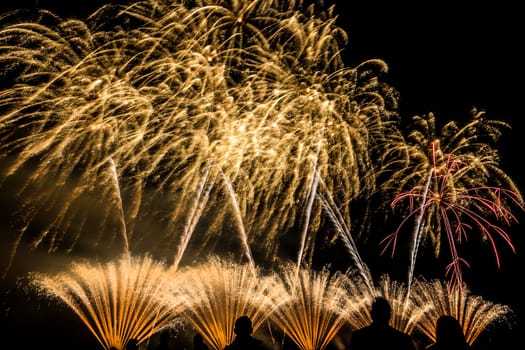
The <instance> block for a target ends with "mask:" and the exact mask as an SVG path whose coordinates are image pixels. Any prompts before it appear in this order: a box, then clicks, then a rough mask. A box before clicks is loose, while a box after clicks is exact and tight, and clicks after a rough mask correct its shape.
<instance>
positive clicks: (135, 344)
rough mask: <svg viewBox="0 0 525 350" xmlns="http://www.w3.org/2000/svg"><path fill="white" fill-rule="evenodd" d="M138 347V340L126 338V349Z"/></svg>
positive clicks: (131, 349) (134, 349) (132, 349)
mask: <svg viewBox="0 0 525 350" xmlns="http://www.w3.org/2000/svg"><path fill="white" fill-rule="evenodd" d="M138 348H139V342H138V340H137V339H135V338H131V339H130V340H128V344H126V350H137V349H138Z"/></svg>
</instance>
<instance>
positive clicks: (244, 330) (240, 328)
mask: <svg viewBox="0 0 525 350" xmlns="http://www.w3.org/2000/svg"><path fill="white" fill-rule="evenodd" d="M233 331H234V332H235V334H237V335H250V334H252V332H253V328H252V320H251V319H250V317H248V316H246V315H244V316H240V317H239V318H237V320H235V327H234V328H233Z"/></svg>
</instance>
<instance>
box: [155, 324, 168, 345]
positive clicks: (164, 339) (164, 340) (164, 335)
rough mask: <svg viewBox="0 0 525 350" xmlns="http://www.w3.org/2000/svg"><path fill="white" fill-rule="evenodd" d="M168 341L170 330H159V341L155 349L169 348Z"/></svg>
mask: <svg viewBox="0 0 525 350" xmlns="http://www.w3.org/2000/svg"><path fill="white" fill-rule="evenodd" d="M169 343H170V331H169V330H167V329H165V330H163V331H162V332H160V335H159V343H158V344H157V347H156V348H155V350H169V348H170V347H169Z"/></svg>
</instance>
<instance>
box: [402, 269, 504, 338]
mask: <svg viewBox="0 0 525 350" xmlns="http://www.w3.org/2000/svg"><path fill="white" fill-rule="evenodd" d="M411 297H412V299H413V301H414V303H415V304H416V305H419V306H422V307H425V306H426V311H425V312H424V315H423V316H422V317H421V319H420V320H419V322H418V324H417V329H418V330H419V331H420V332H421V334H423V335H425V336H427V337H428V338H429V340H430V341H432V342H433V341H435V340H436V338H435V327H436V321H437V319H438V318H439V316H441V315H450V316H454V317H455V318H456V319H457V320H458V321H459V323H460V324H461V325H462V328H463V333H464V334H465V337H466V339H467V342H468V343H469V344H471V345H472V344H473V343H474V342H475V341H476V339H477V338H478V337H479V335H480V334H481V333H482V332H483V331H485V330H486V329H487V328H488V327H489V326H491V325H493V324H495V323H497V322H501V321H503V320H505V319H506V317H508V316H510V315H511V314H512V310H511V309H510V307H508V306H507V305H503V304H495V303H493V302H491V301H488V300H484V299H483V298H482V297H481V296H477V295H473V294H472V293H471V292H470V289H469V288H468V287H467V286H466V285H464V286H462V288H454V289H451V288H450V286H449V285H448V284H447V283H446V282H444V281H440V280H431V281H426V280H424V279H418V280H416V281H415V284H414V291H413V293H412V296H411ZM428 306H430V307H428Z"/></svg>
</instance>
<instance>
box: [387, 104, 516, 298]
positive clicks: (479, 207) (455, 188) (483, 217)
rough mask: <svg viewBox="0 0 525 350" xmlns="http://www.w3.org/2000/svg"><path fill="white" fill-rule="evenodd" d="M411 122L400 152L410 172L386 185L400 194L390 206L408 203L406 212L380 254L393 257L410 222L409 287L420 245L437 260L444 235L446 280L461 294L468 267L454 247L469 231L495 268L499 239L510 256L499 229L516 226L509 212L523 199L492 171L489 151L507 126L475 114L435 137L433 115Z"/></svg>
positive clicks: (507, 240)
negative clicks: (491, 256) (488, 247)
mask: <svg viewBox="0 0 525 350" xmlns="http://www.w3.org/2000/svg"><path fill="white" fill-rule="evenodd" d="M414 119H415V121H416V125H417V126H418V127H419V128H420V129H421V130H420V129H415V130H414V131H413V132H412V133H411V134H410V136H409V139H408V141H409V142H408V144H406V145H403V146H400V147H404V148H406V150H407V152H408V154H409V157H410V158H409V159H410V163H409V164H408V166H407V168H406V169H410V172H409V173H407V171H406V169H403V170H400V171H399V173H398V174H396V175H395V176H394V177H393V178H392V182H389V183H388V184H387V185H393V184H394V182H395V184H396V186H397V187H396V188H397V189H400V192H398V193H399V194H398V195H397V196H396V197H395V199H394V200H393V201H392V206H394V207H395V206H397V205H398V204H400V203H401V202H403V201H408V203H409V204H408V208H409V212H408V215H406V217H405V218H404V219H403V220H402V223H401V224H400V225H399V227H398V228H397V230H396V231H395V232H394V233H392V234H391V235H389V236H387V237H386V238H385V239H384V240H383V243H384V244H385V248H384V250H383V252H384V251H385V250H386V249H388V248H389V247H390V248H391V249H392V253H393V252H394V250H395V249H396V244H397V240H398V236H399V233H400V231H401V228H402V227H403V226H404V225H405V223H406V222H407V221H408V220H409V219H414V221H415V228H414V231H413V232H414V234H413V237H412V240H411V243H412V244H411V260H410V261H411V266H410V269H409V283H410V281H411V280H412V277H413V273H414V264H415V261H416V258H417V253H418V249H419V245H420V242H421V240H422V239H427V240H428V241H429V242H431V243H432V246H433V247H434V249H435V254H436V255H439V254H440V252H441V244H442V240H443V239H442V233H444V234H445V238H444V241H446V242H447V243H448V248H449V253H450V259H451V262H450V264H449V265H448V267H447V276H448V277H449V278H450V282H451V285H452V286H456V287H458V288H460V287H461V286H462V285H463V280H462V267H463V266H464V265H466V266H468V262H467V261H466V260H465V259H463V258H461V257H460V255H459V251H458V245H459V244H461V243H462V242H463V241H464V240H467V238H468V236H469V234H470V232H472V231H474V228H475V229H477V230H479V233H480V234H481V236H482V239H483V240H484V241H488V242H489V243H490V245H491V247H492V249H493V251H494V254H495V257H496V263H497V265H498V267H499V266H500V257H499V252H498V246H497V245H498V239H502V240H503V242H504V243H505V244H506V245H507V246H509V247H510V248H511V250H512V251H514V246H513V244H512V240H511V237H510V236H509V234H508V233H507V232H506V231H505V230H504V227H506V226H510V225H511V224H512V223H513V222H517V218H516V216H515V215H514V214H513V209H518V210H520V211H523V210H524V209H525V208H524V205H523V198H522V197H521V194H520V192H519V190H518V188H517V187H516V185H515V184H514V183H513V181H512V180H511V179H510V178H509V177H508V176H507V175H506V174H505V173H503V172H502V171H501V169H499V168H498V167H497V165H498V153H497V151H496V149H494V148H493V146H492V145H493V142H494V141H495V140H497V139H498V138H499V136H500V134H501V130H502V129H503V128H504V127H508V125H507V124H505V123H503V122H500V121H495V120H489V119H486V118H485V117H484V115H483V113H481V112H480V113H477V114H474V115H473V118H472V120H471V121H470V122H468V123H466V125H464V126H463V127H460V126H459V125H458V124H457V123H455V122H449V123H447V124H446V125H445V126H444V127H443V129H442V130H441V134H440V135H437V134H436V130H435V129H436V125H435V118H434V116H433V115H432V114H429V115H428V116H426V118H425V117H423V118H422V117H415V118H414ZM498 222H501V223H502V224H503V225H504V226H500V225H499V224H498Z"/></svg>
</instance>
